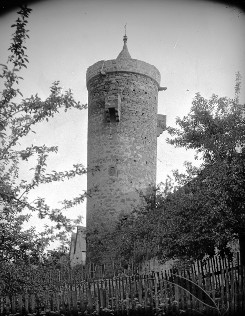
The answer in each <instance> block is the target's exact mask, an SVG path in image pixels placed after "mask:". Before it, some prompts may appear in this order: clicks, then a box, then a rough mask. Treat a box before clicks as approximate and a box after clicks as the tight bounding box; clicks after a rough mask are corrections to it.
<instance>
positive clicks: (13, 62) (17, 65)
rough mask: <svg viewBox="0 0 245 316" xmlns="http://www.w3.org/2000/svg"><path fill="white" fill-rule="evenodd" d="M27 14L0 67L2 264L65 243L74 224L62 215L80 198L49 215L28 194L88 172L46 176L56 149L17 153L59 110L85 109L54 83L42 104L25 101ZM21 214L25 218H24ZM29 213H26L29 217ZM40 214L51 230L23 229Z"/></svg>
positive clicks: (21, 14) (79, 168)
mask: <svg viewBox="0 0 245 316" xmlns="http://www.w3.org/2000/svg"><path fill="white" fill-rule="evenodd" d="M30 12H31V9H30V8H28V7H27V6H22V7H21V8H20V10H19V11H18V18H17V20H16V22H15V23H14V24H13V25H12V27H13V28H14V29H15V31H14V33H13V37H12V41H11V45H10V48H9V51H10V55H9V57H8V60H7V63H6V64H1V67H2V73H1V75H0V78H1V80H2V81H3V90H2V91H1V100H0V130H1V134H0V137H1V149H0V171H1V178H0V207H1V212H0V260H4V261H9V262H11V261H16V260H20V258H21V259H22V260H25V261H28V260H29V262H30V260H31V261H37V260H38V258H39V257H40V255H42V253H43V251H44V249H45V247H46V246H47V245H48V244H49V243H50V241H52V240H53V239H56V240H57V238H60V239H61V240H63V241H64V240H65V238H66V237H65V236H66V232H67V231H68V232H69V231H71V230H72V228H73V225H74V224H77V223H78V221H75V222H72V221H71V220H69V219H68V218H67V217H66V216H65V214H64V212H65V210H66V209H68V208H71V207H73V206H74V205H77V204H79V203H81V202H83V200H84V198H85V194H81V195H80V196H78V197H75V198H74V199H72V200H64V201H63V202H62V207H61V208H60V209H57V208H56V209H52V208H51V207H50V206H49V205H47V203H46V202H45V199H44V198H42V197H38V198H37V199H36V200H35V201H33V202H30V201H29V199H28V194H29V193H30V192H31V191H33V190H35V189H36V188H37V187H38V186H40V185H42V184H46V183H52V182H54V181H64V180H69V179H72V178H74V177H75V176H79V175H83V174H85V173H86V169H85V168H84V167H83V165H82V164H79V163H78V164H74V165H73V169H71V170H68V171H64V172H57V171H52V172H51V173H48V172H47V159H48V156H49V154H50V153H56V152H57V151H58V148H57V147H56V146H52V147H48V146H46V145H40V146H36V145H35V146H34V145H33V144H30V146H28V147H26V148H22V147H21V141H22V139H24V138H25V137H26V136H27V135H29V134H30V133H32V132H34V133H35V131H34V128H35V126H36V125H37V124H38V123H40V122H45V120H46V121H49V120H50V119H51V118H52V117H53V116H54V115H55V114H57V113H59V112H60V111H61V110H63V111H65V112H66V111H67V110H70V109H77V110H83V109H85V108H86V105H81V104H80V103H79V102H76V101H75V99H74V97H73V94H72V92H71V90H67V91H65V92H62V89H61V87H60V85H59V82H58V81H56V82H54V83H53V84H52V86H51V88H50V95H49V96H48V97H47V98H46V99H45V100H42V99H41V98H40V97H39V96H38V95H37V94H36V95H31V96H30V97H29V98H24V97H23V95H22V93H21V91H20V89H19V87H18V86H19V82H20V81H21V80H23V78H22V77H21V76H20V75H19V73H20V71H23V69H24V68H27V64H28V56H27V55H26V50H27V48H26V46H25V42H26V40H27V39H28V38H29V35H28V32H29V31H28V30H27V29H26V25H27V23H28V17H29V14H30ZM33 158H35V159H36V164H35V166H34V168H33V170H32V173H31V174H30V177H31V178H32V179H31V180H30V181H29V182H28V181H27V180H24V179H20V177H19V168H20V165H21V162H23V161H30V159H33ZM23 211H25V213H23ZM28 212H29V213H28ZM33 212H35V213H37V214H38V217H39V218H40V219H43V218H49V219H50V220H51V221H52V222H53V223H54V225H50V226H46V229H45V231H43V232H36V231H35V230H34V229H33V228H32V229H29V230H25V229H24V224H25V223H26V222H27V221H28V219H29V217H30V214H32V213H33Z"/></svg>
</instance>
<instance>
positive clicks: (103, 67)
mask: <svg viewBox="0 0 245 316" xmlns="http://www.w3.org/2000/svg"><path fill="white" fill-rule="evenodd" d="M113 72H129V73H135V74H140V75H144V76H146V77H149V78H151V79H153V80H154V81H155V82H156V84H157V85H158V86H159V87H160V81H161V75H160V72H159V71H158V69H157V68H156V67H155V66H153V65H150V64H148V63H146V62H144V61H142V60H138V59H119V60H118V59H112V60H100V61H98V62H97V63H95V64H93V65H92V66H90V67H89V68H88V70H87V77H86V81H87V86H88V82H89V81H90V80H91V79H92V78H93V77H95V76H100V75H105V74H107V73H113Z"/></svg>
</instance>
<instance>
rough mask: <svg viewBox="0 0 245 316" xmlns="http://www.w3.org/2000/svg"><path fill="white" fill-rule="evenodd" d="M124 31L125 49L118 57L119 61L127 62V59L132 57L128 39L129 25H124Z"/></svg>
mask: <svg viewBox="0 0 245 316" xmlns="http://www.w3.org/2000/svg"><path fill="white" fill-rule="evenodd" d="M124 29H125V33H124V36H123V42H124V44H123V49H122V51H121V53H120V54H119V55H118V56H117V60H125V59H130V58H131V56H130V54H129V52H128V47H127V40H128V37H127V23H126V24H125V25H124Z"/></svg>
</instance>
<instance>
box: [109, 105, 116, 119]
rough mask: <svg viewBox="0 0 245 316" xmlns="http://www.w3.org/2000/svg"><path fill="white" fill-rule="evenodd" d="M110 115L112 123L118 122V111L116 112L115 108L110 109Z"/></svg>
mask: <svg viewBox="0 0 245 316" xmlns="http://www.w3.org/2000/svg"><path fill="white" fill-rule="evenodd" d="M109 115H110V121H111V122H116V110H115V108H110V109H109Z"/></svg>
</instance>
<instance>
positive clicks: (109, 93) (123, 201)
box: [86, 35, 164, 231]
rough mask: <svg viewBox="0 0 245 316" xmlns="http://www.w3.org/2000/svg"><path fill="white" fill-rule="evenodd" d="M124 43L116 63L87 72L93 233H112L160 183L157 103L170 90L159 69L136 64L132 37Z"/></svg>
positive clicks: (98, 65) (89, 214)
mask: <svg viewBox="0 0 245 316" xmlns="http://www.w3.org/2000/svg"><path fill="white" fill-rule="evenodd" d="M123 41H124V45H123V49H122V51H121V52H120V54H119V55H118V57H117V58H116V59H112V60H106V61H104V60H101V61H99V62H97V63H95V64H94V65H92V66H90V67H89V68H88V70H87V77H86V80H87V89H88V154H87V155H88V157H87V163H88V174H87V190H88V198H87V229H88V231H89V230H91V229H95V228H97V229H98V228H99V229H103V228H105V227H112V226H113V224H114V223H115V220H116V219H117V218H118V216H119V214H121V213H128V212H130V211H132V210H133V209H134V208H135V207H137V206H138V205H139V204H140V203H142V198H141V197H140V192H143V193H145V194H146V193H147V190H149V188H150V187H151V186H154V185H155V183H156V158H157V157H156V155H157V134H159V133H158V132H157V102H158V91H159V90H162V89H164V88H161V87H160V73H159V71H158V70H157V69H156V67H154V66H152V65H150V64H148V63H146V62H144V61H140V60H137V59H132V58H131V56H130V54H129V52H128V48H127V36H126V35H125V36H124V38H123Z"/></svg>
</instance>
